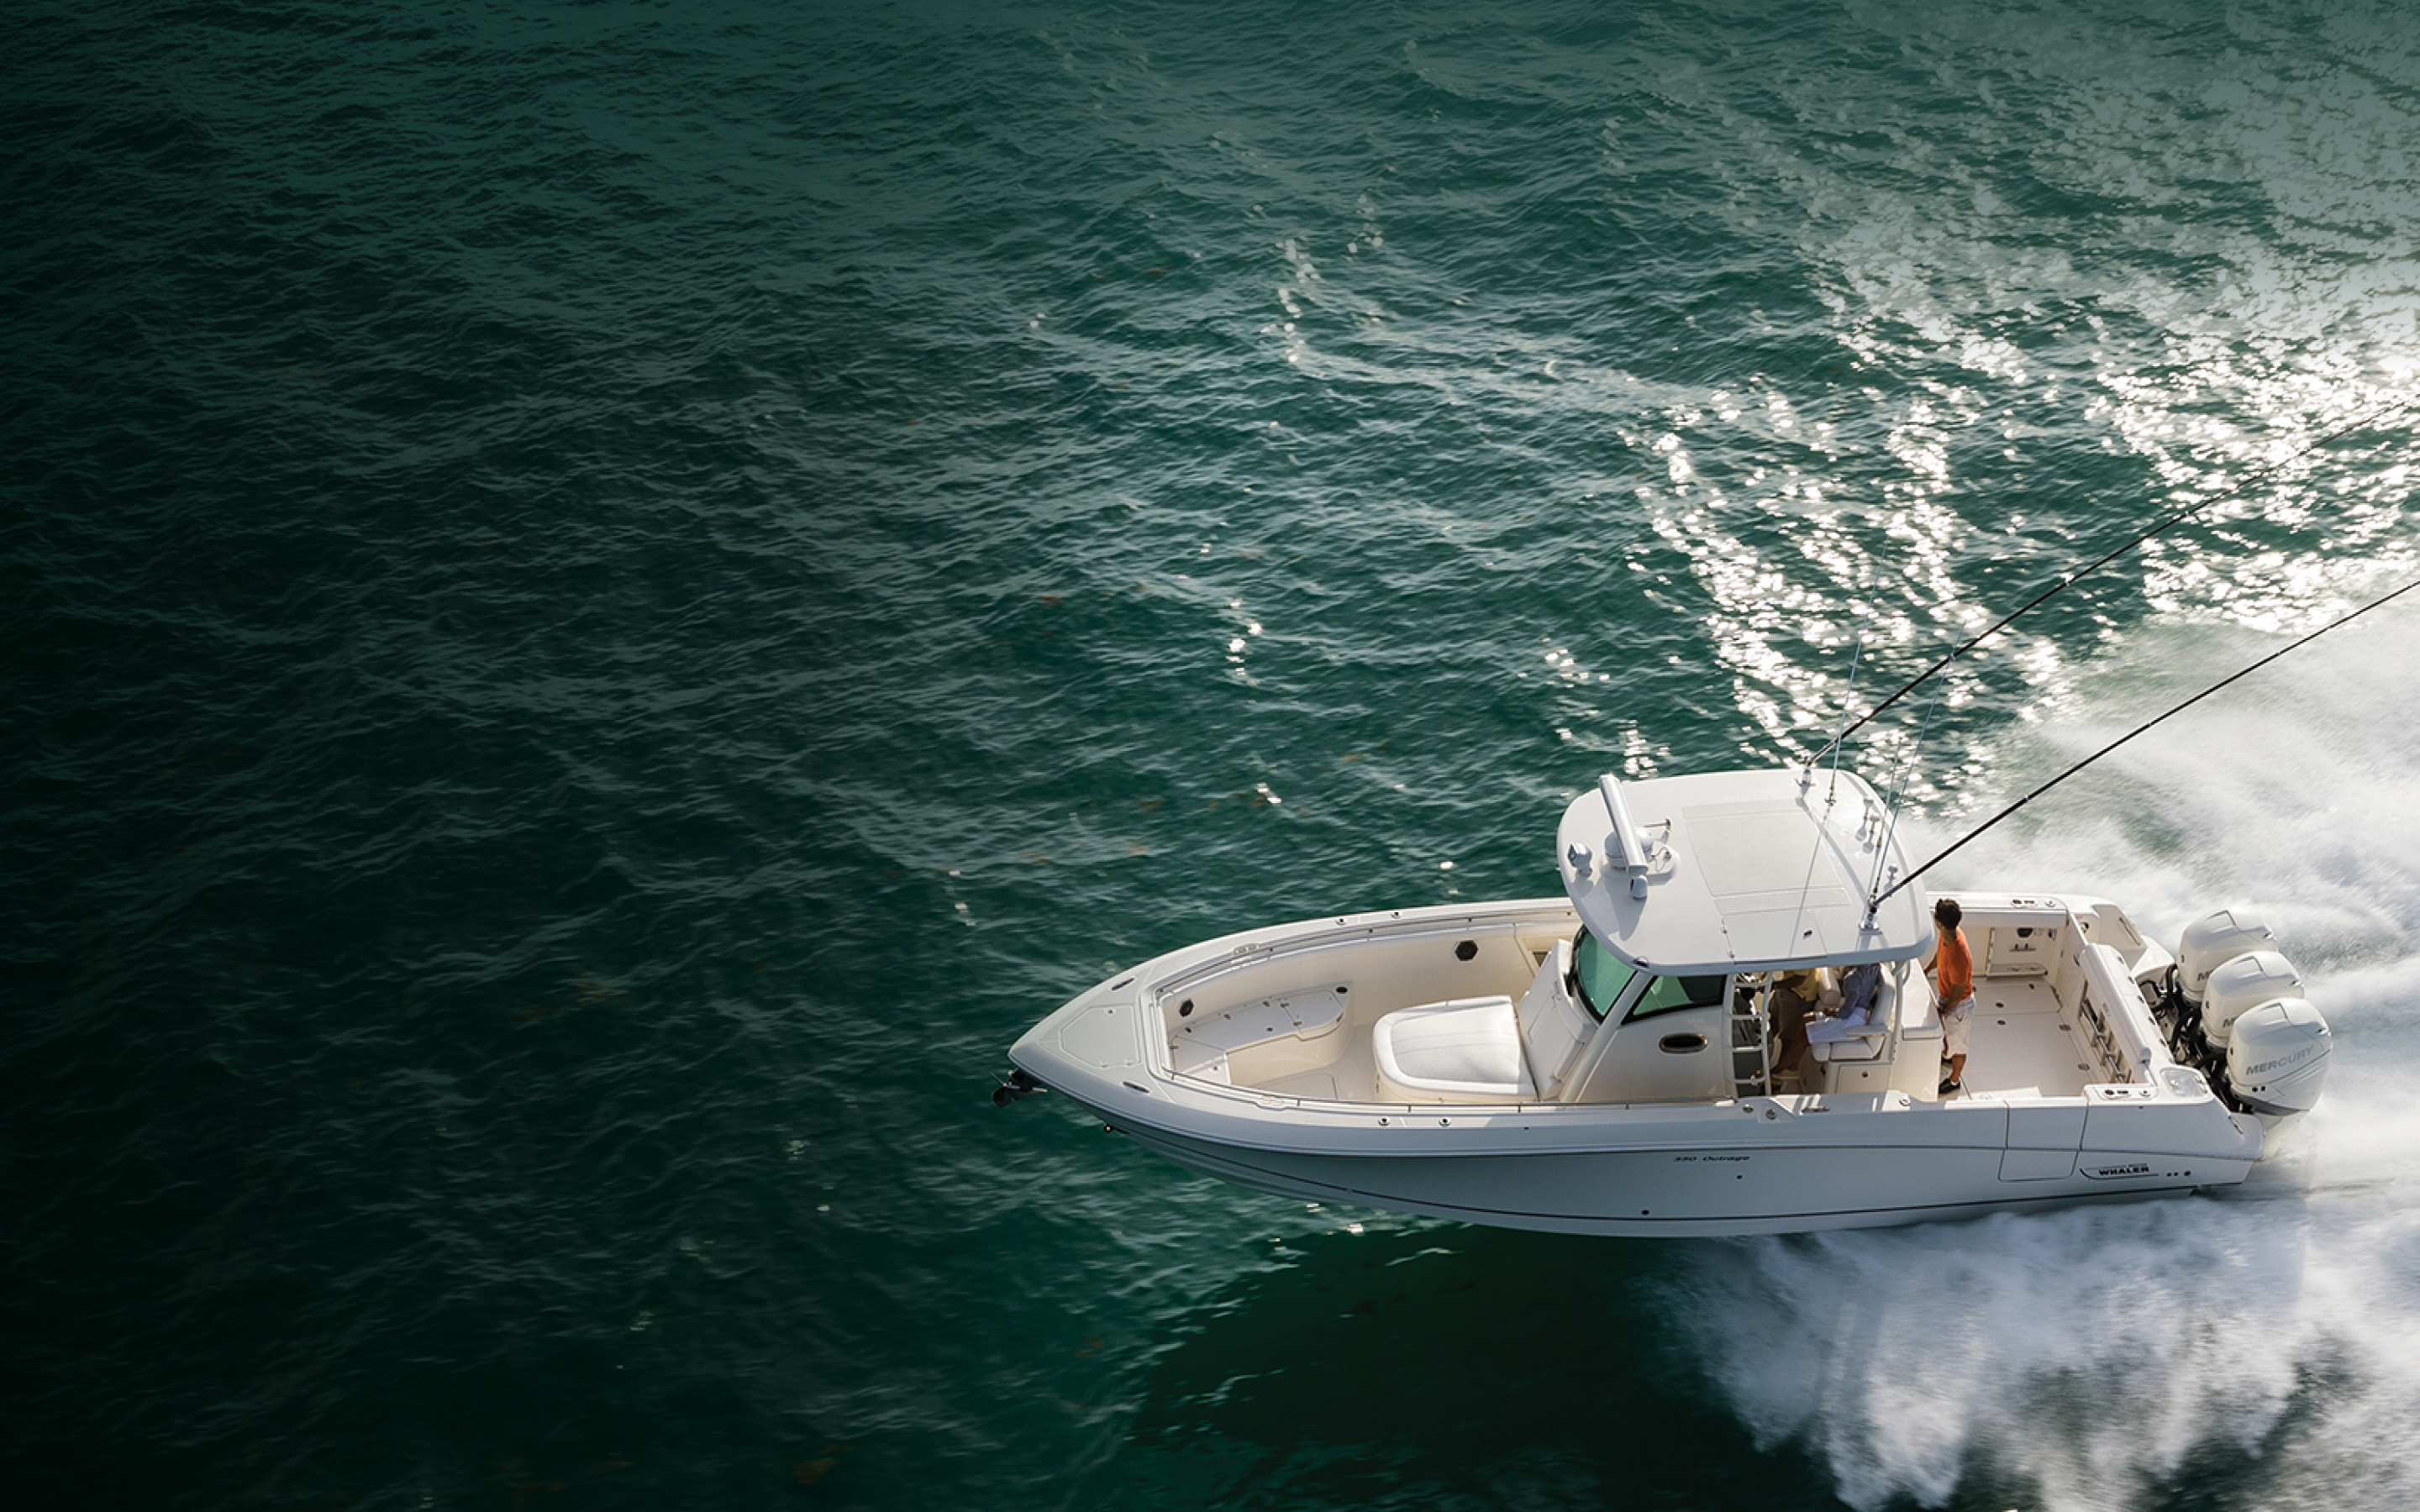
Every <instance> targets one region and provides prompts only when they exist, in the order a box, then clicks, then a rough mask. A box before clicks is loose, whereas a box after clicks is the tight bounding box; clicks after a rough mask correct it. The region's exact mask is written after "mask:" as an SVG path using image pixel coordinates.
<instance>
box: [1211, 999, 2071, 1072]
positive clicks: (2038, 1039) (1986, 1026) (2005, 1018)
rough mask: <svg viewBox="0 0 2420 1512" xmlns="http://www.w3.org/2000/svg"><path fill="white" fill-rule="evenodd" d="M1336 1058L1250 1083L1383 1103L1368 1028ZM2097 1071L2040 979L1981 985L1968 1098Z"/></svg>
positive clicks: (1918, 1046)
mask: <svg viewBox="0 0 2420 1512" xmlns="http://www.w3.org/2000/svg"><path fill="white" fill-rule="evenodd" d="M1340 1040H1341V1042H1340V1044H1339V1046H1338V1054H1337V1056H1336V1058H1335V1059H1333V1060H1330V1061H1328V1062H1327V1063H1326V1064H1325V1065H1322V1066H1319V1067H1316V1068H1313V1069H1311V1070H1308V1071H1302V1072H1295V1073H1294V1074H1292V1075H1288V1076H1280V1077H1272V1078H1270V1079H1268V1080H1266V1081H1263V1082H1257V1083H1254V1084H1252V1085H1253V1086H1254V1087H1256V1088H1258V1089H1260V1090H1263V1091H1267V1092H1273V1093H1276V1094H1277V1095H1279V1096H1280V1097H1301V1098H1314V1099H1319V1100H1323V1101H1342V1102H1352V1103H1364V1102H1378V1101H1381V1098H1380V1096H1379V1091H1378V1067H1377V1061H1376V1059H1375V1057H1373V1054H1372V1051H1371V1048H1370V1033H1369V1028H1368V1026H1367V1025H1352V1026H1348V1028H1347V1030H1346V1032H1345V1033H1344V1034H1343V1035H1342V1036H1341V1037H1340ZM1937 1042H1938V1041H1914V1040H1911V1041H1905V1042H1903V1043H1902V1044H1901V1045H1900V1052H1899V1058H1898V1061H1897V1063H1896V1065H1895V1066H1894V1068H1893V1073H1892V1076H1891V1081H1890V1085H1891V1086H1892V1087H1894V1088H1898V1089H1899V1090H1900V1091H1903V1092H1905V1093H1907V1094H1908V1095H1909V1096H1910V1097H1913V1098H1917V1099H1921V1100H1925V1101H1931V1100H1932V1099H1933V1098H1935V1097H1937V1096H1938V1095H1939V1094H1938V1092H1937V1090H1936V1088H1938V1086H1939V1084H1940V1081H1941V1066H1940V1063H1939V1061H1938V1060H1937V1059H1936V1058H1935V1057H1933V1056H1931V1055H1929V1054H1927V1053H1926V1050H1925V1046H1926V1045H1927V1044H1928V1043H1935V1044H1937ZM2092 1079H2093V1078H2092V1075H2091V1073H2090V1072H2089V1070H2088V1068H2087V1066H2086V1062H2085V1059H2084V1057H2082V1056H2080V1055H2079V1054H2078V1047H2077V1043H2076V1030H2075V1026H2073V1025H2072V1024H2071V1023H2070V1022H2069V1021H2068V1019H2067V1017H2066V1015H2065V1014H2064V1013H2062V1012H2061V1011H2060V1009H2059V1005H2058V1000H2057V998H2056V997H2055V995H2053V993H2052V991H2051V987H2050V983H2049V982H2048V981H2047V980H2044V979H2043V978H2040V977H2028V978H1996V979H1995V978H1986V979H1984V980H1980V981H1978V982H1977V983H1976V989H1975V1018H1974V1021H1973V1026H1972V1028H1971V1031H1970V1034H1969V1043H1968V1046H1967V1057H1966V1078H1965V1080H1966V1086H1965V1091H1964V1094H1963V1095H1965V1096H1967V1097H2080V1096H2082V1095H2083V1093H2084V1088H2085V1085H2086V1083H2087V1082H2089V1081H2091V1080H2092Z"/></svg>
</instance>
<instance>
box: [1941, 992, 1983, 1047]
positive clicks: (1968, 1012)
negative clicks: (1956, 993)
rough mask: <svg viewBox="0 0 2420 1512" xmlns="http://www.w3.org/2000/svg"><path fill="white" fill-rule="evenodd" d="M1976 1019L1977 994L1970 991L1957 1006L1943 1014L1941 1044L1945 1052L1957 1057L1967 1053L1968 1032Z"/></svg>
mask: <svg viewBox="0 0 2420 1512" xmlns="http://www.w3.org/2000/svg"><path fill="white" fill-rule="evenodd" d="M1974 1021H1975V995H1974V994H1973V993H1968V994H1967V995H1965V996H1964V997H1963V998H1962V999H1961V1000H1960V1001H1959V1003H1958V1006H1957V1007H1955V1008H1950V1009H1945V1010H1943V1011H1942V1014H1941V1045H1942V1050H1943V1052H1944V1053H1945V1054H1947V1055H1948V1056H1950V1057H1958V1056H1962V1055H1964V1054H1965V1053H1966V1034H1967V1030H1968V1028H1969V1026H1972V1025H1973V1023H1974Z"/></svg>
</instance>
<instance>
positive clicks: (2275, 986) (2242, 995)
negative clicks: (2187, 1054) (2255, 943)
mask: <svg viewBox="0 0 2420 1512" xmlns="http://www.w3.org/2000/svg"><path fill="white" fill-rule="evenodd" d="M2302 995H2303V974H2302V973H2301V972H2299V971H2296V970H2295V969H2294V964H2293V963H2292V962H2290V961H2288V960H2287V959H2286V958H2285V957H2284V956H2282V955H2279V954H2278V953H2277V952H2276V951H2274V950H2255V951H2253V952H2251V953H2250V954H2248V955H2239V956H2237V957H2236V958H2235V959H2234V960H2232V961H2229V962H2227V963H2226V964H2225V965H2222V966H2219V967H2217V968H2216V969H2214V970H2212V971H2211V973H2210V974H2209V978H2208V981H2207V984H2206V985H2205V986H2204V988H2203V990H2202V1000H2201V1038H2202V1042H2203V1043H2204V1044H2205V1045H2207V1046H2208V1047H2209V1049H2210V1064H2211V1066H2212V1067H2213V1068H2215V1067H2216V1066H2218V1065H2219V1064H2220V1063H2221V1062H2222V1061H2224V1060H2225V1058H2226V1037H2227V1034H2228V1031H2230V1030H2232V1029H2233V1028H2234V1027H2235V1021H2236V1020H2238V1019H2240V1018H2242V1016H2243V1015H2244V1014H2245V1013H2248V1012H2250V1011H2252V1010H2254V1009H2256V1008H2258V1007H2259V1006H2260V1005H2261V1004H2263V1003H2268V1002H2273V1001H2275V1000H2276V999H2278V998H2280V997H2300V996H2302Z"/></svg>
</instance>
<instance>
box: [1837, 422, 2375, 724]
mask: <svg viewBox="0 0 2420 1512" xmlns="http://www.w3.org/2000/svg"><path fill="white" fill-rule="evenodd" d="M2415 402H2420V401H2414V400H2412V399H2409V398H2405V399H2397V400H2396V401H2395V402H2394V403H2392V404H2388V405H2383V406H2381V407H2380V408H2379V409H2373V410H2371V411H2369V412H2368V413H2367V414H2366V415H2363V416H2361V417H2360V418H2359V419H2357V420H2351V421H2348V422H2346V423H2345V424H2341V425H2338V426H2337V427H2336V428H2335V429H2334V430H2332V431H2328V432H2326V433H2325V434H2323V435H2320V436H2319V437H2316V438H2314V439H2313V440H2311V442H2310V443H2309V444H2308V445H2306V446H2304V448H2303V449H2302V450H2301V451H2299V452H2295V453H2292V454H2290V455H2286V456H2281V457H2279V458H2278V459H2277V460H2276V461H2274V462H2272V463H2270V464H2268V465H2267V466H2265V467H2260V468H2256V469H2254V470H2253V471H2251V472H2250V473H2247V474H2246V475H2245V476H2244V478H2243V480H2242V482H2240V483H2238V484H2236V485H2235V486H2233V487H2231V488H2228V489H2226V490H2225V491H2224V492H2220V493H2215V494H2212V495H2211V496H2210V497H2209V498H2208V499H2204V500H2202V501H2200V502H2198V503H2194V504H2188V505H2186V506H2185V507H2184V508H2182V509H2180V510H2179V511H2177V512H2176V513H2175V514H2173V515H2171V516H2169V517H2167V518H2166V519H2164V520H2162V521H2161V522H2160V523H2159V524H2157V525H2154V526H2152V527H2151V528H2150V529H2149V530H2148V531H2145V532H2143V533H2142V534H2140V535H2137V536H2135V537H2134V538H2133V540H2131V541H2128V542H2126V543H2125V544H2123V545H2122V546H2118V547H2114V548H2111V549H2110V550H2108V551H2106V552H2104V553H2102V555H2101V556H2100V557H2098V558H2096V559H2095V560H2094V561H2092V562H2091V563H2088V564H2087V565H2085V566H2083V567H2079V568H2077V569H2076V570H2075V571H2073V572H2071V573H2069V574H2067V575H2066V576H2065V577H2063V578H2061V579H2058V581H2056V582H2055V583H2053V584H2051V585H2050V586H2049V587H2048V588H2045V589H2043V590H2042V591H2041V592H2040V593H2039V594H2035V595H2034V596H2033V597H2031V598H2029V599H2027V600H2025V601H2024V603H2023V604H2021V605H2019V606H2018V607H2017V608H2016V609H2013V610H2011V611H2010V612H2009V614H2007V615H2006V616H2004V617H2003V618H2002V619H2001V620H2000V621H1999V623H1997V624H1996V625H1993V626H1992V627H1991V628H1990V629H1988V630H1984V631H1982V632H1981V633H1980V634H1978V635H1977V636H1975V637H1974V638H1973V639H1971V640H1962V641H1961V642H1959V643H1958V644H1957V645H1955V646H1952V647H1951V648H1950V649H1949V653H1948V655H1947V656H1943V657H1942V658H1941V659H1940V660H1939V661H1936V662H1934V663H1933V664H1932V665H1931V666H1930V667H1927V668H1926V669H1924V671H1920V672H1918V673H1916V676H1915V677H1914V678H1912V679H1911V680H1910V681H1909V682H1908V685H1907V686H1906V687H1902V688H1900V690H1899V691H1898V692H1896V693H1893V694H1892V695H1891V696H1890V697H1888V698H1886V699H1885V700H1883V701H1882V702H1880V703H1877V704H1875V705H1874V706H1873V707H1872V708H1870V709H1869V710H1867V711H1866V715H1865V717H1863V718H1861V719H1859V720H1858V721H1857V722H1856V723H1854V724H1853V725H1850V726H1848V727H1847V728H1846V729H1844V730H1842V731H1841V732H1840V733H1838V734H1837V735H1834V736H1833V737H1832V743H1831V745H1829V746H1825V747H1824V748H1823V749H1822V750H1819V751H1817V752H1816V753H1815V754H1814V755H1813V756H1811V757H1809V758H1808V759H1807V767H1808V769H1810V770H1812V769H1813V768H1815V767H1817V766H1820V765H1822V764H1823V757H1824V755H1825V754H1826V753H1827V752H1829V751H1830V750H1831V749H1832V748H1833V747H1836V746H1838V745H1840V744H1841V743H1842V742H1844V741H1846V740H1847V739H1848V738H1849V737H1850V736H1851V735H1854V734H1855V733H1857V732H1858V731H1860V730H1863V729H1864V728H1865V727H1866V726H1867V725H1869V724H1871V723H1872V722H1873V720H1874V717H1876V716H1877V715H1879V714H1881V713H1882V712H1883V711H1884V710H1885V709H1887V708H1889V707H1890V706H1891V705H1892V704H1894V703H1897V702H1899V701H1900V700H1901V699H1903V698H1905V697H1907V696H1908V695H1909V694H1910V693H1913V692H1915V691H1916V688H1917V687H1920V686H1922V684H1923V683H1924V681H1925V679H1927V678H1929V677H1931V675H1932V674H1933V673H1935V672H1937V671H1941V669H1943V668H1944V667H1947V666H1948V665H1949V664H1950V663H1951V662H1953V661H1955V660H1957V659H1958V658H1959V657H1960V656H1964V655H1965V654H1966V653H1967V652H1969V651H1972V650H1974V649H1975V648H1976V647H1977V646H1979V645H1981V644H1982V643H1983V642H1984V641H1986V640H1990V639H1991V638H1992V637H1993V636H1995V635H1998V634H1999V633H2000V632H2001V631H2002V630H2005V629H2007V628H2008V627H2009V625H2012V624H2014V623H2015V622H2016V620H2017V619H2018V618H2019V617H2021V616H2023V615H2024V614H2027V613H2030V612H2031V611H2032V610H2033V609H2035V608H2036V607H2037V606H2038V605H2040V603H2041V602H2042V601H2043V600H2044V599H2047V598H2049V597H2051V596H2052V595H2053V594H2058V593H2061V592H2063V591H2064V590H2065V589H2067V587H2068V586H2069V585H2071V583H2073V582H2074V581H2075V580H2076V579H2078V578H2082V577H2085V576H2086V575H2087V574H2089V573H2093V572H2097V571H2099V570H2100V569H2101V568H2102V567H2105V566H2107V565H2108V564H2109V563H2112V562H2114V561H2116V560H2117V559H2118V558H2119V557H2121V556H2123V555H2125V554H2126V553H2127V552H2129V551H2132V550H2133V549H2134V548H2136V547H2138V546H2141V545H2142V544H2143V543H2144V542H2146V541H2148V540H2149V539H2150V538H2151V537H2152V536H2154V535H2157V534H2159V533H2160V532H2163V531H2165V530H2168V529H2170V528H2171V527H2174V526H2177V525H2180V524H2182V523H2183V522H2184V521H2186V520H2188V519H2190V518H2192V517H2194V516H2195V515H2198V514H2200V513H2201V512H2202V511H2203V510H2206V509H2208V508H2210V507H2211V505H2212V504H2219V503H2225V502H2226V501H2227V500H2229V499H2233V498H2235V497H2236V496H2237V495H2239V494H2241V493H2242V492H2243V490H2244V489H2246V488H2249V487H2251V486H2253V485H2254V484H2256V483H2257V482H2259V481H2260V480H2261V479H2263V478H2265V477H2268V476H2269V475H2270V474H2272V473H2273V472H2275V471H2277V470H2278V469H2280V468H2282V467H2284V466H2286V464H2288V462H2299V461H2301V460H2302V459H2303V458H2304V457H2306V456H2308V455H2311V454H2312V453H2313V452H2316V451H2318V450H2319V448H2320V447H2322V446H2325V445H2326V444H2328V442H2330V441H2333V440H2337V439H2338V438H2340V437H2344V436H2350V435H2351V434H2352V433H2353V432H2354V431H2357V430H2363V429H2366V428H2367V427H2368V426H2370V425H2373V424H2377V423H2378V422H2380V421H2381V420H2384V419H2385V418H2386V417H2388V416H2389V415H2392V414H2395V413H2397V411H2400V410H2405V409H2411V408H2412V405H2413V404H2414V403H2415Z"/></svg>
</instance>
